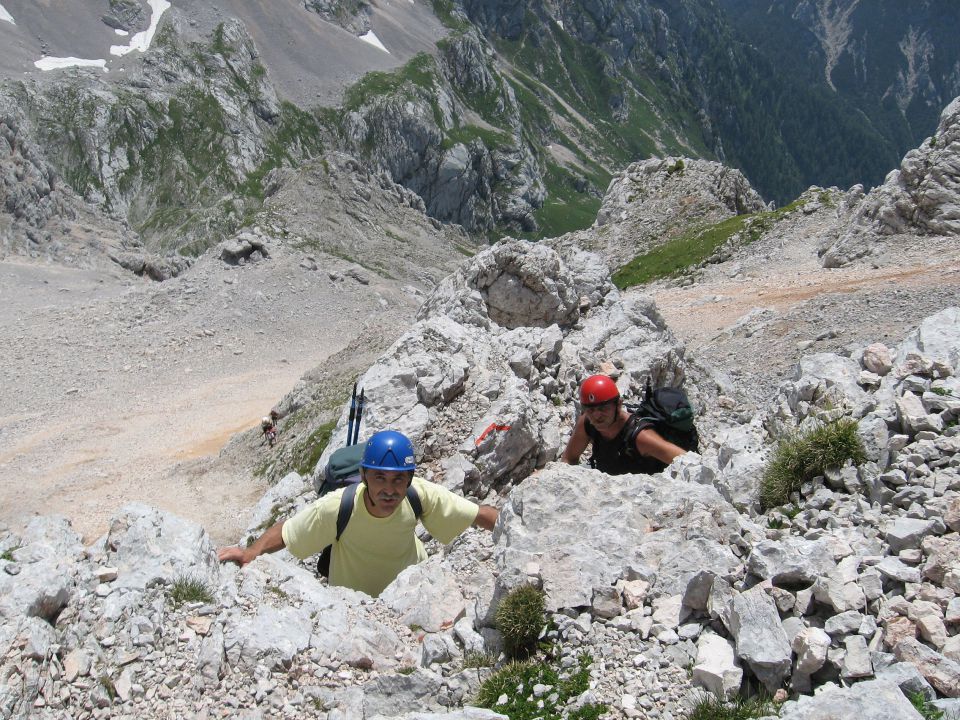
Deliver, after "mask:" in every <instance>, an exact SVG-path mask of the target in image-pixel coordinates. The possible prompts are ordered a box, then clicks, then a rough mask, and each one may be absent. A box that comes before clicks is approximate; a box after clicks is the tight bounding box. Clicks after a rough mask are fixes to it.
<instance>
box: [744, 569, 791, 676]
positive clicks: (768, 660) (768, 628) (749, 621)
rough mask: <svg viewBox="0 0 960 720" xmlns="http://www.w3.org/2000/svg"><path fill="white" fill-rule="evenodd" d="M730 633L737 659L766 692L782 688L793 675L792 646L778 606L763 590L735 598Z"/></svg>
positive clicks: (757, 588)
mask: <svg viewBox="0 0 960 720" xmlns="http://www.w3.org/2000/svg"><path fill="white" fill-rule="evenodd" d="M730 632H731V634H732V635H733V636H734V638H735V640H736V643H737V657H739V658H740V659H741V660H743V661H744V662H746V663H747V665H749V666H750V669H751V670H753V672H754V674H755V675H756V676H757V679H759V680H760V682H762V683H763V684H764V686H765V687H766V688H767V690H769V691H770V692H774V691H775V690H776V689H777V688H779V687H780V684H781V683H782V682H783V680H784V678H785V677H786V676H787V675H788V674H789V672H790V659H791V650H790V643H789V642H788V641H787V636H786V633H784V631H783V626H782V625H781V624H780V615H779V614H778V613H777V606H776V604H775V603H774V602H773V600H772V599H771V598H770V596H769V595H767V594H766V593H765V592H764V591H763V589H762V588H761V587H759V586H758V587H755V588H752V589H751V590H748V591H747V592H745V593H740V594H739V595H735V596H734V598H733V601H732V602H731V607H730Z"/></svg>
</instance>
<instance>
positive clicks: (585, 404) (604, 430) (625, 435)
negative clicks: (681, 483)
mask: <svg viewBox="0 0 960 720" xmlns="http://www.w3.org/2000/svg"><path fill="white" fill-rule="evenodd" d="M580 406H581V407H582V408H583V413H582V414H581V415H580V417H579V419H578V420H577V424H576V426H575V427H574V428H573V434H572V435H571V436H570V440H569V441H567V447H566V448H564V451H563V454H562V455H561V456H560V459H561V460H562V461H563V462H565V463H567V464H569V465H576V464H578V463H579V461H580V456H581V455H582V454H583V451H584V450H586V449H587V446H588V445H591V446H592V455H591V457H590V466H591V467H594V468H596V469H597V470H601V471H603V472H605V473H607V474H608V475H624V474H626V473H647V474H653V473H658V472H660V471H661V470H663V469H664V468H665V467H667V465H669V464H670V463H671V462H672V461H673V459H674V458H675V457H677V456H678V455H683V453H685V452H686V450H684V449H683V448H682V447H680V446H678V445H674V444H673V443H672V442H669V441H668V440H666V439H664V438H663V436H661V435H660V433H658V432H657V431H656V430H655V429H654V428H653V427H650V426H645V423H643V422H641V421H638V419H637V417H636V416H635V415H632V414H631V413H630V412H628V411H627V409H626V408H625V407H624V406H623V402H622V401H621V398H620V390H619V388H617V384H616V383H615V382H614V381H613V380H612V379H611V378H609V377H607V376H606V375H591V376H590V377H588V378H587V379H586V380H584V381H583V383H582V384H581V385H580Z"/></svg>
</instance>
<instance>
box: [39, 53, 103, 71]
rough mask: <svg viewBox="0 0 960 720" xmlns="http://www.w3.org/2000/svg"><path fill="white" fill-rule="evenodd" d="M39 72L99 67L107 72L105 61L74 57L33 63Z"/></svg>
mask: <svg viewBox="0 0 960 720" xmlns="http://www.w3.org/2000/svg"><path fill="white" fill-rule="evenodd" d="M33 64H34V65H35V66H36V67H37V68H39V69H40V70H57V69H60V68H67V67H101V68H103V70H104V72H107V61H106V60H85V59H84V58H75V57H65V58H64V57H49V56H48V57H44V58H40V59H39V60H37V61H36V62H35V63H33Z"/></svg>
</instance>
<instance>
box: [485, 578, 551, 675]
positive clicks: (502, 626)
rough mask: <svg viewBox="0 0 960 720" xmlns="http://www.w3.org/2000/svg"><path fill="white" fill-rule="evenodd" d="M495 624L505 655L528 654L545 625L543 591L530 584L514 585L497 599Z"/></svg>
mask: <svg viewBox="0 0 960 720" xmlns="http://www.w3.org/2000/svg"><path fill="white" fill-rule="evenodd" d="M496 624H497V630H499V631H500V634H501V635H502V636H503V645H504V650H505V651H506V653H507V655H509V656H510V657H512V658H524V657H528V656H529V655H530V653H532V652H533V651H534V650H535V649H536V645H537V639H538V638H539V637H540V632H541V631H542V630H543V628H544V626H545V625H546V614H545V605H544V600H543V593H542V592H541V591H540V590H538V589H537V588H535V587H533V586H532V585H521V586H519V587H516V588H514V589H513V590H511V591H510V592H509V593H507V595H506V597H504V598H503V600H501V601H500V605H499V607H498V608H497V615H496Z"/></svg>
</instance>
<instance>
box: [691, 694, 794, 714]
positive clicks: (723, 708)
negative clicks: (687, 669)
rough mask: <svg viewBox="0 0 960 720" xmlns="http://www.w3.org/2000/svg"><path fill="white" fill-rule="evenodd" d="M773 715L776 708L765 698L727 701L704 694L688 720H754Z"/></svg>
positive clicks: (739, 698) (738, 698) (740, 698)
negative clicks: (754, 719)
mask: <svg viewBox="0 0 960 720" xmlns="http://www.w3.org/2000/svg"><path fill="white" fill-rule="evenodd" d="M773 714H776V708H775V706H774V705H773V703H772V702H770V700H768V699H766V698H763V697H752V698H742V697H735V698H733V699H732V700H725V699H723V698H720V697H717V696H716V695H713V694H712V693H703V694H702V695H700V696H699V697H698V698H697V701H696V703H695V704H694V706H693V708H692V709H691V710H690V712H689V714H687V716H686V720H752V719H753V718H761V717H764V716H766V715H773Z"/></svg>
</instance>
